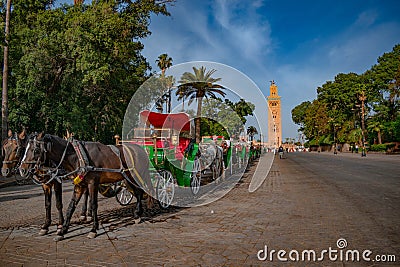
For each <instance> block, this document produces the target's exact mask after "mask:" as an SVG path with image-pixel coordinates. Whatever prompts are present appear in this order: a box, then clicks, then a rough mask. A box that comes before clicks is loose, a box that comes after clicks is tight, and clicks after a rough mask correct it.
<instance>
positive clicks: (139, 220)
mask: <svg viewBox="0 0 400 267" xmlns="http://www.w3.org/2000/svg"><path fill="white" fill-rule="evenodd" d="M141 221H142V218H140V217H139V218H137V219H133V222H134V223H135V224H139V223H140V222H141Z"/></svg>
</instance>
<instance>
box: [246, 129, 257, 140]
mask: <svg viewBox="0 0 400 267" xmlns="http://www.w3.org/2000/svg"><path fill="white" fill-rule="evenodd" d="M247 134H248V135H249V136H250V141H252V142H253V138H254V135H256V134H258V131H257V128H256V127H254V126H249V127H247Z"/></svg>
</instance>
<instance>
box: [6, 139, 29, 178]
mask: <svg viewBox="0 0 400 267" xmlns="http://www.w3.org/2000/svg"><path fill="white" fill-rule="evenodd" d="M8 141H16V142H17V152H16V153H15V158H16V159H14V160H3V164H13V163H17V164H16V165H15V166H14V168H13V169H12V171H13V172H15V171H16V170H18V167H19V165H20V164H21V160H22V157H21V154H22V152H23V151H24V149H25V147H23V146H22V144H21V141H20V140H19V138H18V137H16V136H14V137H10V138H8V139H7V142H8ZM4 145H5V144H4ZM4 145H3V147H4ZM3 149H4V148H3Z"/></svg>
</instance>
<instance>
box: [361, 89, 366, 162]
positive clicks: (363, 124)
mask: <svg viewBox="0 0 400 267" xmlns="http://www.w3.org/2000/svg"><path fill="white" fill-rule="evenodd" d="M359 99H360V101H361V135H362V152H361V157H366V156H367V154H366V153H365V133H364V131H365V122H364V116H365V109H364V101H365V100H366V99H367V97H366V96H365V94H364V91H362V93H361V95H360V97H359Z"/></svg>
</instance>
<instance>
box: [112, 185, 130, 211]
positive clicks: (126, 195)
mask: <svg viewBox="0 0 400 267" xmlns="http://www.w3.org/2000/svg"><path fill="white" fill-rule="evenodd" d="M116 190H117V194H116V195H115V198H116V199H117V202H118V203H119V204H120V205H121V206H126V205H128V204H129V203H131V201H132V199H133V193H132V192H131V191H129V189H128V188H127V187H126V185H125V184H124V183H122V184H121V185H120V186H119V188H117V189H116Z"/></svg>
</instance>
